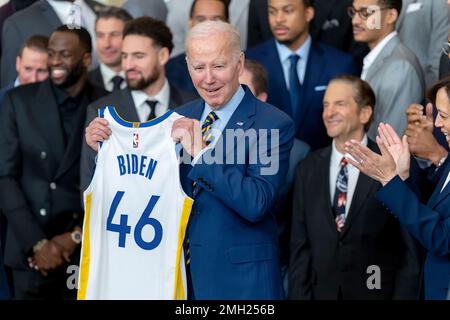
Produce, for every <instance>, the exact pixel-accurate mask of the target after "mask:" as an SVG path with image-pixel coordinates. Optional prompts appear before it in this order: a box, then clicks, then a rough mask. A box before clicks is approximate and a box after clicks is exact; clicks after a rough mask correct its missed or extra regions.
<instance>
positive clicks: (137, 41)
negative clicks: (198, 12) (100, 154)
mask: <svg viewBox="0 0 450 320" xmlns="http://www.w3.org/2000/svg"><path fill="white" fill-rule="evenodd" d="M172 49H173V43H172V33H171V32H170V30H169V28H168V27H167V26H166V25H165V23H164V22H162V21H159V20H155V19H153V18H150V17H141V18H137V19H135V20H132V21H130V22H128V23H127V24H126V25H125V29H124V32H123V41H122V69H123V70H124V71H125V78H126V82H127V88H126V89H122V90H118V91H115V92H113V93H111V94H110V95H108V96H106V97H104V98H103V99H100V100H99V101H95V102H94V103H92V104H91V105H90V106H89V107H88V112H87V117H86V122H85V124H86V125H85V127H88V126H89V124H90V123H91V121H93V120H94V123H93V126H94V128H95V122H97V121H99V122H104V121H105V120H104V119H101V118H96V117H97V114H98V108H104V107H105V106H108V105H113V106H114V107H115V108H116V110H117V112H118V113H119V115H120V116H121V117H122V118H123V119H125V120H127V121H132V122H145V121H148V120H151V119H153V118H156V117H159V116H161V115H163V114H164V113H166V111H167V110H169V109H172V108H175V107H177V106H180V105H182V104H184V103H186V102H189V101H191V100H193V99H195V96H194V95H193V94H191V93H187V92H183V91H181V90H179V89H177V88H176V87H174V86H171V85H169V82H168V81H167V78H166V74H165V69H164V68H165V65H166V63H167V61H168V59H169V56H170V52H171V51H172ZM88 130H89V128H87V129H86V133H88ZM95 155H96V153H95V152H94V151H93V150H92V149H91V148H90V147H89V146H88V145H87V144H86V141H84V142H83V146H82V152H81V188H82V190H84V189H86V188H87V186H88V185H89V182H90V181H91V178H92V174H93V172H94V166H95Z"/></svg>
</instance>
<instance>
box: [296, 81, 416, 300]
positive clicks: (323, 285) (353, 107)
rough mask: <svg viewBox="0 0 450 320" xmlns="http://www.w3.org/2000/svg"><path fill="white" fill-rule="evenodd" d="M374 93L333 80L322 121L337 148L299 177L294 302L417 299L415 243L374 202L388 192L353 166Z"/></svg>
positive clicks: (360, 84)
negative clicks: (348, 150)
mask: <svg viewBox="0 0 450 320" xmlns="http://www.w3.org/2000/svg"><path fill="white" fill-rule="evenodd" d="M374 105H375V94H374V93H373V91H372V89H371V88H370V86H369V85H368V83H367V82H364V81H362V80H360V79H359V78H356V77H354V76H339V77H337V78H335V79H333V80H332V81H331V82H330V84H329V85H328V88H327V90H326V93H325V97H324V109H323V121H324V123H325V127H326V129H327V133H328V135H329V136H330V137H332V138H333V143H332V145H331V146H328V147H326V148H323V149H320V150H317V151H315V152H314V153H312V154H310V155H309V156H308V157H307V158H306V159H305V160H304V161H302V162H300V164H299V165H298V167H297V170H296V176H295V187H294V202H293V218H292V232H291V260H290V265H289V298H291V299H417V298H418V295H419V290H418V287H419V279H420V255H419V252H418V247H417V246H416V243H415V242H414V240H413V239H412V238H411V237H410V236H409V235H408V234H407V233H406V232H405V231H404V230H403V229H402V228H401V227H400V225H399V222H398V221H397V220H396V219H395V218H394V217H393V216H392V215H391V214H390V213H389V212H388V211H387V209H385V208H384V207H383V206H382V205H381V204H380V203H379V202H378V201H377V200H376V199H375V197H374V194H375V193H376V192H377V191H378V189H380V188H381V185H380V184H379V183H378V182H377V181H375V180H372V179H371V178H369V177H367V176H365V175H363V174H360V172H359V171H358V170H357V169H356V168H355V167H353V166H351V165H350V164H348V163H347V160H346V156H345V151H344V146H345V142H346V141H348V140H350V139H354V140H357V141H363V143H365V144H367V145H368V147H369V148H371V149H372V150H373V149H376V144H375V143H374V142H373V141H370V140H368V138H367V135H366V131H367V129H368V127H369V125H370V121H371V119H372V117H373V107H374Z"/></svg>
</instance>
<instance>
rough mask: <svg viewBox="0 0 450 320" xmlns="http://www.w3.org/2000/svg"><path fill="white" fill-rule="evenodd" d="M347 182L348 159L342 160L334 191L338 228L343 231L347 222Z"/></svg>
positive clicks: (334, 206)
mask: <svg viewBox="0 0 450 320" xmlns="http://www.w3.org/2000/svg"><path fill="white" fill-rule="evenodd" d="M347 184H348V169H347V159H345V157H343V158H342V160H341V169H340V170H339V174H338V176H337V180H336V189H335V191H334V199H333V209H334V212H335V214H336V219H335V222H336V229H337V231H339V232H341V231H342V228H343V227H344V224H345V206H346V204H347Z"/></svg>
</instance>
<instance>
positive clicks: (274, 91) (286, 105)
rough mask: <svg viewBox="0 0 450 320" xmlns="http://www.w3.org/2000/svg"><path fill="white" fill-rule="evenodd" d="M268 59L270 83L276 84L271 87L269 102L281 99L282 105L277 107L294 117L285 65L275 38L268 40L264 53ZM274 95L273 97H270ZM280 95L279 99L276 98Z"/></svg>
mask: <svg viewBox="0 0 450 320" xmlns="http://www.w3.org/2000/svg"><path fill="white" fill-rule="evenodd" d="M264 56H265V57H266V59H267V64H266V66H267V73H268V74H269V75H270V82H269V86H270V83H272V84H276V85H275V86H272V87H271V88H270V93H269V103H273V102H271V101H270V100H271V99H272V101H274V100H278V101H281V105H276V107H278V108H280V109H281V110H283V111H284V112H286V113H287V114H288V115H290V116H291V117H292V114H293V113H292V107H291V101H290V98H289V91H288V89H287V86H286V80H285V78H284V71H283V66H282V65H281V62H280V56H279V55H278V50H277V47H276V45H275V39H271V40H270V41H268V42H267V47H266V52H265V55H264ZM270 95H272V97H273V98H271V97H270ZM275 97H278V99H274V98H275Z"/></svg>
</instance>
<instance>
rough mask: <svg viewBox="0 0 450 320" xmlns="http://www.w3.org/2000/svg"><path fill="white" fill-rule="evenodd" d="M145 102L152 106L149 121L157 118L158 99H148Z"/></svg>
mask: <svg viewBox="0 0 450 320" xmlns="http://www.w3.org/2000/svg"><path fill="white" fill-rule="evenodd" d="M145 103H146V104H147V105H148V106H149V107H150V114H149V115H148V118H147V121H149V120H153V119H155V118H156V104H157V103H158V101H156V100H147V101H145Z"/></svg>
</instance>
